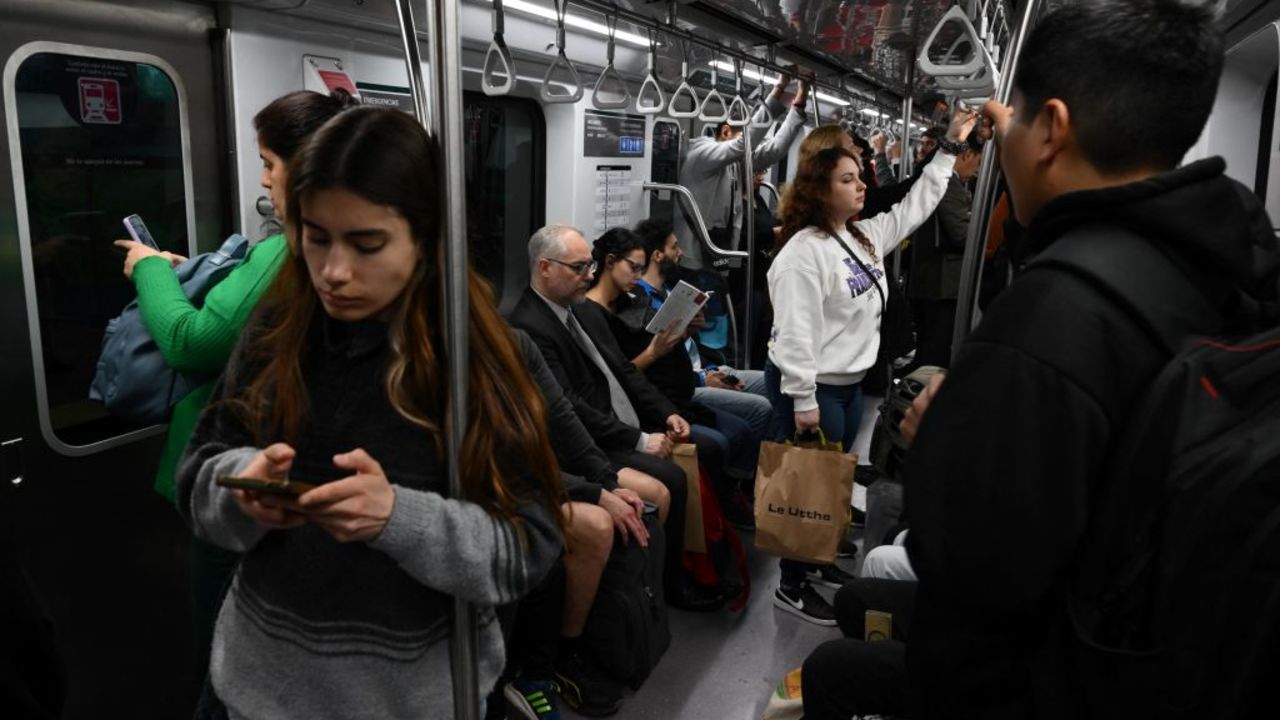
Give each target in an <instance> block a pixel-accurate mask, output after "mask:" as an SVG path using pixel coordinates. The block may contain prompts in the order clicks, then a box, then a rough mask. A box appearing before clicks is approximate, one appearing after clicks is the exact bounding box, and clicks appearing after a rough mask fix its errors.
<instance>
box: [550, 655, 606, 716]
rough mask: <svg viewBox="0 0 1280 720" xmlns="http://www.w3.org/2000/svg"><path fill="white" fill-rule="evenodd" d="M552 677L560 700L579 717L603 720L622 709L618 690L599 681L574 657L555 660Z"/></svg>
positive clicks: (585, 664)
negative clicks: (554, 676)
mask: <svg viewBox="0 0 1280 720" xmlns="http://www.w3.org/2000/svg"><path fill="white" fill-rule="evenodd" d="M555 675H556V681H555V683H556V691H557V692H559V693H560V699H561V700H564V701H565V704H567V705H568V706H569V707H571V708H573V710H574V712H576V713H578V714H579V715H585V716H587V717H607V716H609V715H613V714H614V713H616V712H618V708H620V707H621V706H622V686H621V685H619V684H618V683H615V682H613V681H612V680H608V679H606V678H603V677H601V676H600V675H599V674H597V671H596V669H595V668H593V667H591V666H590V665H588V664H587V663H586V662H585V661H584V660H583V659H582V656H580V655H578V654H577V653H573V654H571V655H569V656H568V657H563V658H560V659H559V660H557V661H556V673H555Z"/></svg>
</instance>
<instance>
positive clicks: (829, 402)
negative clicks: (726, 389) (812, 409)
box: [764, 363, 862, 452]
mask: <svg viewBox="0 0 1280 720" xmlns="http://www.w3.org/2000/svg"><path fill="white" fill-rule="evenodd" d="M764 380H765V387H766V388H767V392H768V394H769V402H771V403H772V404H773V413H774V416H775V418H776V420H777V423H778V428H779V432H778V434H777V435H776V436H775V439H776V440H778V441H782V440H786V439H788V438H791V437H792V436H794V435H795V434H796V412H795V405H794V403H793V402H792V400H791V398H790V397H788V396H786V395H783V394H782V371H781V370H779V369H778V367H777V366H776V365H774V364H773V363H766V364H765V366H764ZM817 396H818V412H819V415H820V418H819V420H818V426H819V427H821V428H822V434H823V435H826V436H827V441H828V442H837V441H838V442H839V443H840V447H841V448H843V449H844V451H845V452H849V451H850V450H852V449H853V441H854V438H856V437H857V436H858V425H860V424H861V423H862V385H861V384H854V385H824V384H822V383H818V392H817Z"/></svg>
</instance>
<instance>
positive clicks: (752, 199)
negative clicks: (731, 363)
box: [729, 130, 756, 370]
mask: <svg viewBox="0 0 1280 720" xmlns="http://www.w3.org/2000/svg"><path fill="white" fill-rule="evenodd" d="M742 143H743V144H742V147H743V152H742V172H743V183H744V185H745V188H746V190H747V203H746V205H747V207H746V217H745V218H743V225H744V226H745V229H746V231H747V249H746V251H745V253H744V254H745V255H746V256H747V268H746V270H747V288H746V293H747V296H746V297H745V298H743V300H744V302H745V303H746V317H745V318H743V322H742V355H740V356H739V357H738V358H737V360H738V362H739V363H740V364H741V367H742V369H744V370H750V369H751V341H752V340H754V339H755V338H754V335H755V324H756V317H755V310H754V309H753V308H754V307H755V303H754V302H752V300H753V298H754V296H755V292H756V193H755V190H754V189H753V188H752V187H751V182H752V181H753V180H755V177H756V174H755V166H754V162H755V158H754V157H752V148H751V132H750V131H749V130H744V131H743V133H742ZM733 201H734V202H735V203H737V204H738V206H739V207H741V206H742V198H741V197H736V198H734V199H733ZM729 218H730V222H729V226H730V227H732V226H733V221H732V218H733V214H732V211H731V212H730V214H729ZM730 321H731V322H733V320H732V319H731V320H730ZM736 349H737V346H736V343H735V350H736Z"/></svg>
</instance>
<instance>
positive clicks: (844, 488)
mask: <svg viewBox="0 0 1280 720" xmlns="http://www.w3.org/2000/svg"><path fill="white" fill-rule="evenodd" d="M857 467H858V458H857V455H851V454H846V453H844V452H842V451H841V450H840V446H839V444H838V443H836V444H828V443H826V441H825V440H819V442H818V443H801V444H794V443H785V444H779V443H772V442H766V443H761V445H760V462H759V463H758V465H757V469H756V547H757V548H759V549H761V550H764V551H765V552H768V553H771V554H774V555H779V556H781V557H785V558H789V559H791V560H801V561H804V562H814V563H823V564H825V563H830V562H832V561H834V560H835V558H836V550H837V548H838V547H839V545H840V540H841V539H842V538H843V537H844V533H845V530H846V529H847V528H848V526H849V500H850V497H851V496H852V494H853V473H854V471H855V470H856V469H857Z"/></svg>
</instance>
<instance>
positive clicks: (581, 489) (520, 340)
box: [513, 329, 618, 505]
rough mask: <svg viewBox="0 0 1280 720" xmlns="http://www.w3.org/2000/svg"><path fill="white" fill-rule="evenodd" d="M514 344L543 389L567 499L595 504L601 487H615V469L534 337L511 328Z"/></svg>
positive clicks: (609, 488)
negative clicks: (545, 358) (544, 358)
mask: <svg viewBox="0 0 1280 720" xmlns="http://www.w3.org/2000/svg"><path fill="white" fill-rule="evenodd" d="M513 332H514V333H515V336H516V344H518V345H519V346H520V352H521V353H522V354H523V355H524V362H525V365H527V366H528V367H529V374H530V375H532V376H533V381H534V382H535V383H537V385H538V389H539V390H541V391H542V397H543V398H544V399H545V400H546V402H547V425H548V429H549V430H550V434H551V446H552V448H554V449H555V451H556V460H558V461H559V462H560V469H561V470H562V471H563V473H562V475H563V477H564V484H565V490H567V491H568V493H569V497H570V499H573V500H577V501H579V502H586V503H591V504H592V505H597V504H599V503H600V491H601V490H617V489H618V473H617V471H615V470H614V469H613V466H612V465H611V464H610V463H609V458H608V457H606V456H605V454H604V451H603V450H601V449H600V448H598V447H596V444H595V441H594V440H592V439H591V434H590V433H588V432H587V429H586V428H585V427H583V426H582V421H581V420H579V419H578V415H577V413H575V412H574V411H573V404H572V403H570V402H569V400H568V398H566V397H565V396H564V390H563V389H562V388H561V386H560V383H558V382H556V378H555V376H554V375H552V374H551V370H550V368H548V367H547V362H546V361H545V360H543V359H542V353H541V352H540V351H539V350H538V346H537V345H535V344H534V342H533V339H532V338H530V337H529V334H528V333H526V332H525V331H523V330H520V329H516V330H514V331H513Z"/></svg>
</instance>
